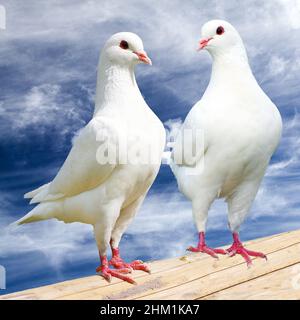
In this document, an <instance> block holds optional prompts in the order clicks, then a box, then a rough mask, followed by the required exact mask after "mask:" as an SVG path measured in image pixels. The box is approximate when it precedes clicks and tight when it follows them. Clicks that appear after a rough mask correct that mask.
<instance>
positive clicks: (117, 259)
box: [109, 248, 150, 273]
mask: <svg viewBox="0 0 300 320" xmlns="http://www.w3.org/2000/svg"><path fill="white" fill-rule="evenodd" d="M111 251H112V258H111V260H110V261H109V264H110V265H111V266H113V267H115V268H116V269H122V268H127V269H129V270H132V269H133V270H142V271H145V272H148V273H150V269H149V267H148V266H147V265H146V264H145V263H143V261H141V260H134V261H132V262H130V263H126V262H125V261H124V260H123V259H122V258H121V256H120V250H119V248H111Z"/></svg>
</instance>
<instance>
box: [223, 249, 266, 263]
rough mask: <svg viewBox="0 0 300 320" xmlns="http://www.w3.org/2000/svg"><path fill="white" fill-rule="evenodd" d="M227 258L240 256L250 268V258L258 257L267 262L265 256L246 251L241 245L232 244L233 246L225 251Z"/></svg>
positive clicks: (260, 253)
mask: <svg viewBox="0 0 300 320" xmlns="http://www.w3.org/2000/svg"><path fill="white" fill-rule="evenodd" d="M226 252H227V254H228V256H229V257H234V256H235V255H237V254H239V255H241V256H242V257H243V258H244V260H245V262H246V263H247V267H248V268H250V267H251V266H252V260H251V258H250V257H259V258H263V259H266V261H267V260H268V258H267V256H266V255H265V254H264V253H262V252H257V251H252V250H248V249H246V248H245V247H244V246H243V245H242V244H240V243H238V244H236V243H233V245H232V246H231V247H230V248H229V249H227V250H226Z"/></svg>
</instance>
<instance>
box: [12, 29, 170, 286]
mask: <svg viewBox="0 0 300 320" xmlns="http://www.w3.org/2000/svg"><path fill="white" fill-rule="evenodd" d="M140 62H143V63H146V64H150V65H151V60H150V59H149V57H148V56H147V54H146V52H145V51H144V49H143V43H142V40H141V39H140V38H139V37H138V36H137V35H136V34H133V33H129V32H121V33H117V34H114V35H113V36H112V37H111V38H110V39H109V40H108V41H107V42H106V44H105V46H104V49H103V50H102V54H101V56H100V60H99V65H98V77H97V90H96V101H95V111H94V115H93V118H92V120H91V121H90V122H89V123H88V124H87V125H86V126H85V127H84V128H83V129H81V131H80V132H79V135H78V136H77V137H76V138H75V140H74V142H73V147H72V149H71V151H70V153H69V155H68V157H67V159H66V161H65V162H64V164H63V166H62V167H61V169H60V170H59V172H58V174H57V175H56V177H55V178H54V179H53V181H51V182H50V183H48V184H46V185H43V186H41V187H40V188H38V189H36V190H34V191H31V192H29V193H27V194H25V198H32V200H31V203H39V204H38V205H37V206H36V207H35V208H34V209H33V210H32V211H30V212H29V213H28V214H27V215H25V216H24V217H23V218H21V219H20V220H18V221H17V222H16V224H23V223H30V222H34V221H39V220H45V219H51V218H56V219H58V220H61V221H64V222H66V223H69V222H82V223H87V224H91V225H93V227H94V234H95V239H96V242H97V246H98V249H99V255H100V261H101V265H100V266H99V267H98V268H97V269H96V270H97V272H100V273H101V275H102V276H103V277H104V278H105V279H106V280H108V281H110V280H111V277H117V278H119V279H122V280H124V281H127V282H129V283H135V282H134V280H133V279H132V278H131V277H129V276H127V275H125V273H128V272H131V271H132V269H135V270H143V271H146V272H149V271H150V270H149V268H148V267H147V265H145V264H143V262H142V261H140V260H136V261H133V262H131V263H125V262H124V261H123V260H122V258H121V257H120V253H119V249H118V246H119V242H120V239H121V237H122V235H123V233H124V232H125V230H126V229H127V227H128V225H129V224H130V222H131V221H132V220H133V218H134V216H135V214H136V212H137V211H138V209H139V207H140V205H141V204H142V202H143V200H144V198H145V196H146V194H147V192H148V190H149V188H150V187H151V185H152V183H153V181H154V179H155V177H156V175H157V173H158V170H159V167H160V163H161V157H162V153H163V149H164V144H165V130H164V127H163V125H162V123H161V122H160V120H159V119H158V118H157V117H156V115H155V114H154V113H153V112H152V110H151V109H150V108H149V107H148V105H147V104H146V102H145V101H144V99H143V97H142V95H141V93H140V90H139V88H138V85H137V83H136V80H135V75H134V67H135V65H136V64H138V63H140ZM109 245H110V246H111V249H112V259H111V260H110V261H108V259H107V256H106V252H107V249H108V247H109ZM110 265H111V266H113V267H114V268H116V269H118V270H114V269H110V268H109V266H110Z"/></svg>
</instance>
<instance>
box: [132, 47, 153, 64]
mask: <svg viewBox="0 0 300 320" xmlns="http://www.w3.org/2000/svg"><path fill="white" fill-rule="evenodd" d="M133 53H135V54H136V55H137V56H138V58H139V60H140V61H142V62H143V63H146V64H150V66H151V65H152V61H151V59H150V58H149V57H148V55H147V53H146V52H145V51H134V52H133Z"/></svg>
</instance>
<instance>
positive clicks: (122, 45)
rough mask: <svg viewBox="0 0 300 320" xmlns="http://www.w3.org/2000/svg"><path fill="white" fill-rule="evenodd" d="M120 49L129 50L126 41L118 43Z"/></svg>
mask: <svg viewBox="0 0 300 320" xmlns="http://www.w3.org/2000/svg"><path fill="white" fill-rule="evenodd" d="M120 47H121V48H122V49H125V50H126V49H128V48H129V45H128V42H127V41H125V40H122V41H121V42H120Z"/></svg>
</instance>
